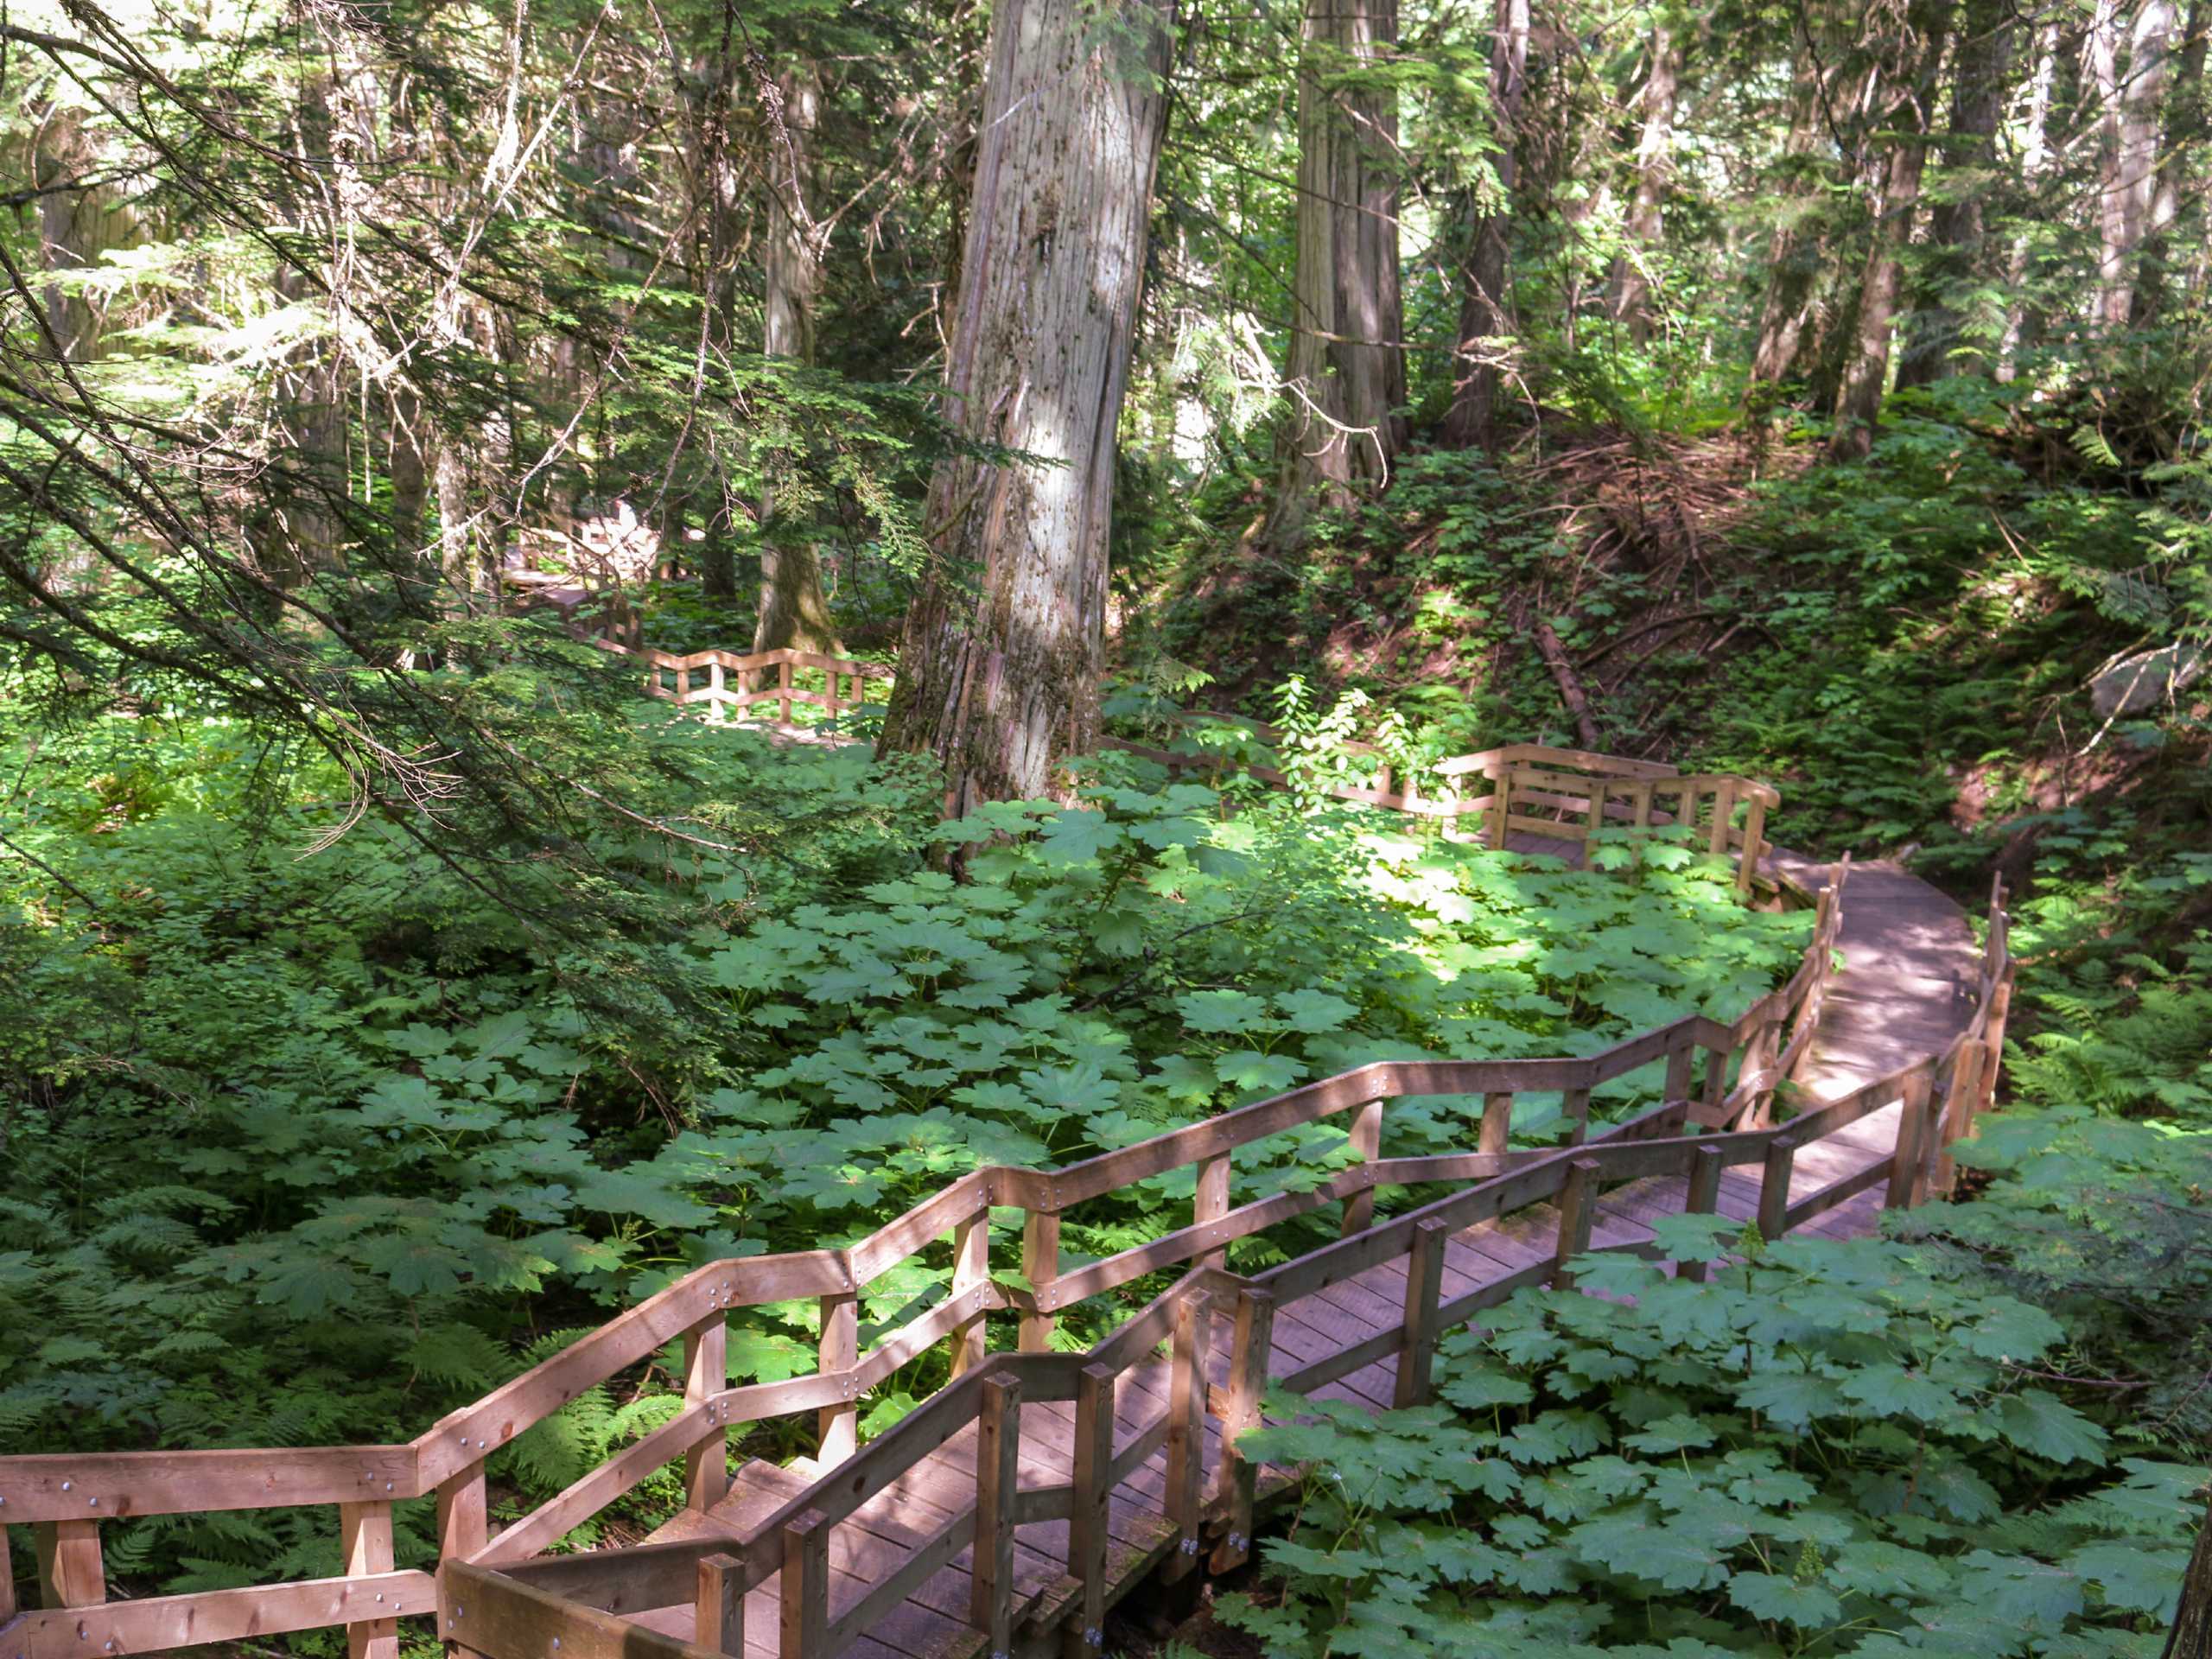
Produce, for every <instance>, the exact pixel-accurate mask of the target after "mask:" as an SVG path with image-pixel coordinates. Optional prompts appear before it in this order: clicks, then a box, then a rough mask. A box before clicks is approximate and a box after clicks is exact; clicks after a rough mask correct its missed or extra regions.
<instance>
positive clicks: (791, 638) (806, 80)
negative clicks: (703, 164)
mask: <svg viewBox="0 0 2212 1659" xmlns="http://www.w3.org/2000/svg"><path fill="white" fill-rule="evenodd" d="M777 91H778V93H779V103H780V105H781V108H780V110H779V111H777V112H776V113H775V115H774V118H772V119H771V120H770V122H769V124H768V129H769V130H768V168H767V172H768V186H769V188H768V245H767V257H766V261H765V262H764V263H765V265H766V270H765V275H766V294H765V298H764V303H763V307H762V324H761V341H760V349H761V350H762V352H763V353H766V355H767V356H770V357H787V358H790V359H791V360H792V361H794V362H797V363H802V364H806V365H811V364H812V363H813V361H814V311H815V304H816V302H817V299H818V298H819V297H820V295H821V292H822V264H821V251H820V248H819V246H818V245H817V242H816V240H815V232H814V227H813V226H812V224H811V223H810V222H809V220H808V219H807V208H806V198H807V194H808V191H809V188H810V185H811V183H812V181H813V175H812V164H813V147H814V131H815V128H816V127H817V125H818V124H819V123H820V120H821V115H822V81H821V78H820V77H819V76H818V75H817V73H815V70H814V68H813V67H812V66H811V65H805V66H802V67H798V68H795V69H792V70H790V71H788V72H786V73H785V75H784V76H783V78H782V79H780V80H779V81H778V82H777ZM774 469H775V468H774V464H773V463H772V465H771V472H773V471H774ZM787 645H788V646H791V647H792V648H793V649H795V650H798V651H817V652H825V653H827V654H829V655H830V656H833V657H835V656H842V655H843V654H844V648H843V647H842V645H839V643H838V641H837V627H836V623H834V622H832V621H831V620H830V619H829V601H828V600H827V599H825V598H823V593H822V566H821V562H820V560H819V559H818V558H817V556H816V555H815V550H814V544H813V543H812V542H811V541H810V540H809V539H808V538H807V537H805V536H804V535H803V534H796V533H794V531H793V527H791V526H790V525H786V524H782V523H780V522H779V518H778V513H777V510H776V486H775V483H774V482H773V480H772V479H771V481H770V482H768V483H766V484H765V485H764V486H762V487H761V491H760V606H759V610H758V615H757V619H756V620H755V622H754V624H753V650H755V651H778V650H781V649H782V648H784V647H785V646H787Z"/></svg>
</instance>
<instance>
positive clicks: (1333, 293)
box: [1262, 0, 1406, 550]
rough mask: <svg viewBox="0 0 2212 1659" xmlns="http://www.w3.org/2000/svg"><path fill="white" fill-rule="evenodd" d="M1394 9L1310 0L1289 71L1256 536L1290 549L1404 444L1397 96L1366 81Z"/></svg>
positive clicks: (1391, 36) (1391, 27)
mask: <svg viewBox="0 0 2212 1659" xmlns="http://www.w3.org/2000/svg"><path fill="white" fill-rule="evenodd" d="M1397 32H1398V16H1397V6H1396V0H1307V4H1306V24H1305V55H1304V58H1303V60H1302V61H1301V62H1300V65H1299V74H1298V134H1299V137H1298V258H1297V268H1296V271H1295V277H1294V291H1293V299H1294V306H1295V315H1294V317H1293V318H1292V321H1291V329H1292V333H1291V339H1290V351H1289V353H1288V365H1287V372H1286V375H1285V379H1286V381H1287V385H1288V386H1289V389H1290V397H1291V404H1290V409H1289V413H1288V416H1287V420H1286V423H1285V425H1284V428H1283V431H1282V434H1281V454H1282V461H1281V469H1280V472H1279V474H1278V477H1277V480H1276V485H1275V493H1274V501H1273V503H1272V506H1271V511H1270V514H1269V518H1268V526H1267V528H1266V530H1265V531H1263V532H1262V540H1263V541H1265V542H1266V543H1267V544H1268V546H1270V547H1272V548H1275V549H1278V550H1281V549H1286V548H1288V547H1292V546H1294V545H1296V544H1297V543H1299V542H1300V540H1302V539H1303V536H1304V526H1305V522H1306V516H1307V514H1308V513H1309V512H1311V511H1312V510H1313V508H1314V507H1316V506H1338V507H1341V506H1344V505H1349V504H1350V503H1351V500H1352V499H1353V497H1354V496H1355V494H1362V493H1373V492H1375V491H1376V490H1378V489H1379V488H1380V487H1381V486H1383V483H1384V482H1385V481H1387V480H1388V478H1389V470H1390V461H1391V460H1392V458H1393V457H1394V456H1395V455H1396V454H1397V453H1398V451H1399V450H1400V449H1401V448H1402V447H1403V446H1404V442H1405V431H1404V421H1403V418H1402V416H1399V415H1398V414H1397V413H1396V412H1395V411H1396V410H1398V409H1399V407H1400V406H1401V405H1402V404H1404V402H1405V400H1406V366H1405V353H1404V350H1403V348H1402V346H1401V345H1400V343H1399V342H1400V340H1401V339H1402V336H1403V334H1404V333H1405V313H1404V307H1403V304H1402V300H1401V296H1400V291H1399V277H1398V178H1399V172H1400V168H1399V163H1398V159H1397V156H1396V155H1395V148H1396V143H1397V136H1398V108H1397V92H1396V90H1395V87H1385V88H1377V87H1376V86H1371V85H1369V84H1367V83H1366V82H1365V81H1364V80H1363V79H1362V77H1363V75H1367V74H1371V73H1372V72H1373V69H1374V67H1375V65H1376V63H1377V62H1379V61H1382V60H1386V59H1387V58H1388V57H1389V54H1390V53H1391V52H1392V50H1393V48H1395V45H1396V42H1397Z"/></svg>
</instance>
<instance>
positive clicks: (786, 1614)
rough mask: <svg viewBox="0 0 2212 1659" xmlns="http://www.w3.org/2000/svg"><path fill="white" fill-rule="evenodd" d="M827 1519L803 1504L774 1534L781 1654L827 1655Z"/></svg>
mask: <svg viewBox="0 0 2212 1659" xmlns="http://www.w3.org/2000/svg"><path fill="white" fill-rule="evenodd" d="M832 1524H834V1523H833V1522H830V1521H829V1519H828V1518H827V1517H826V1516H823V1513H822V1512H821V1511H820V1510H805V1511H804V1512H803V1513H801V1514H799V1515H798V1516H793V1517H792V1518H791V1520H789V1521H787V1522H785V1523H784V1525H783V1526H782V1527H781V1528H780V1529H778V1531H777V1533H776V1536H777V1537H778V1538H779V1539H780V1540H781V1542H782V1547H783V1577H782V1580H781V1584H780V1586H779V1588H780V1592H781V1600H782V1604H783V1612H782V1618H781V1620H780V1623H779V1635H780V1637H781V1640H780V1643H779V1646H780V1649H781V1653H782V1659H827V1655H828V1652H829V1529H830V1527H831V1525H832ZM493 1659H505V1656H499V1655H495V1656H493Z"/></svg>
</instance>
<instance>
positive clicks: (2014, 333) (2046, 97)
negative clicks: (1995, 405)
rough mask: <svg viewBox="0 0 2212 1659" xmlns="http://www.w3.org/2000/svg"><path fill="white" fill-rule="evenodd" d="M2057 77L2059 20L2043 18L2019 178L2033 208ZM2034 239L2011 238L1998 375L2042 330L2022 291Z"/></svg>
mask: <svg viewBox="0 0 2212 1659" xmlns="http://www.w3.org/2000/svg"><path fill="white" fill-rule="evenodd" d="M2057 79H2058V25H2057V24H2056V23H2045V24H2044V26H2043V28H2042V29H2040V30H2039V31H2037V35H2036V69H2035V79H2034V81H2033V83H2032V84H2031V87H2030V90H2029V93H2028V113H2027V119H2026V122H2025V123H2024V126H2025V131H2024V135H2023V136H2022V137H2021V140H2020V182H2021V185H2022V187H2023V192H2022V194H2023V195H2024V197H2025V198H2026V200H2024V203H2023V204H2022V205H2023V207H2027V208H2032V207H2033V206H2034V196H2035V192H2036V189H2037V187H2038V186H2039V185H2040V184H2041V183H2042V181H2043V176H2044V172H2045V171H2046V169H2048V168H2049V167H2050V95H2051V89H2052V87H2053V86H2054V85H2055V84H2056V80H2057ZM2032 248H2033V245H2032V243H2031V240H2030V238H2029V236H2028V234H2027V232H2025V231H2022V232H2018V234H2016V235H2015V236H2014V237H2013V238H2012V257H2011V258H2010V259H2009V260H2007V261H2006V264H2005V289H2006V291H2007V292H2008V293H2010V294H2011V295H2012V296H2013V298H2012V303H2011V304H2010V305H2009V306H2008V307H2007V308H2006V309H2005V338H2004V340H2002V341H2001V342H2000V343H1999V346H1998V347H1997V378H1999V380H2010V379H2012V378H2013V376H2014V375H2015V374H2017V373H2018V372H2019V361H2020V353H2021V350H2022V349H2023V348H2024V347H2025V346H2032V345H2033V344H2034V343H2035V341H2036V340H2037V338H2038V337H2039V336H2040V335H2041V334H2042V333H2043V323H2042V317H2041V315H2040V312H2039V311H2038V309H2037V307H2036V306H2034V305H2033V304H2032V303H2031V302H2030V301H2029V300H2027V299H2026V298H2025V297H2024V296H2025V294H2026V290H2027V283H2028V264H2029V256H2030V254H2031V251H2032Z"/></svg>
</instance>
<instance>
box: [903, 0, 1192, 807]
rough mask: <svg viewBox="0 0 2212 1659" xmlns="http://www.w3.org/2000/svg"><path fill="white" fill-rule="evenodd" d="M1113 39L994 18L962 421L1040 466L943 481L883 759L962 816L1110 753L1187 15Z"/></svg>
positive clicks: (1143, 19) (963, 315) (1129, 13)
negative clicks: (1146, 355) (1108, 706)
mask: <svg viewBox="0 0 2212 1659" xmlns="http://www.w3.org/2000/svg"><path fill="white" fill-rule="evenodd" d="M1104 22H1106V23H1110V27H1106V26H1103V24H1102V19H1101V17H1100V16H1099V14H1098V10H1097V8H1096V5H1094V4H1091V3H1087V0H1001V4H1000V5H999V6H998V7H997V8H996V9H995V10H994V12H993V15H992V18H991V47H990V67H989V70H988V73H987V75H986V77H985V89H984V99H983V111H982V121H981V123H980V124H979V127H978V136H977V141H976V181H975V190H974V196H973V200H972V203H971V207H970V212H969V225H968V238H967V242H966V245H965V247H964V249H963V257H962V260H961V292H960V311H959V316H958V320H957V323H956V325H955V327H954V331H953V340H952V355H951V360H950V374H949V375H948V377H947V381H946V389H945V390H946V401H947V413H948V416H949V417H950V419H951V420H952V421H954V422H955V423H957V426H958V427H959V429H961V430H962V431H963V433H964V434H965V435H967V436H968V437H969V438H971V439H974V440H976V441H978V442H984V443H989V444H995V445H999V446H1002V447H1003V448H1007V449H1011V450H1014V451H1018V452H1020V454H1023V455H1025V456H1029V457H1033V458H1034V459H1033V460H1018V461H1005V462H995V461H989V460H987V459H985V458H982V457H979V456H975V455H956V456H953V457H951V458H950V459H948V460H946V461H944V462H943V463H942V464H940V465H939V467H938V471H937V474H936V476H935V477H934V478H933V479H932V480H931V486H930V494H929V500H928V505H927V515H928V516H927V524H928V526H929V530H930V534H931V543H932V549H931V550H932V557H931V563H930V568H929V570H928V571H927V573H926V574H925V578H924V583H923V587H922V589H921V591H920V592H919V593H918V594H917V595H916V597H915V600H914V602H913V605H912V607H911V608H910V609H909V611H908V613H907V617H906V635H905V639H904V640H903V641H902V645H901V650H900V653H899V679H898V683H897V685H896V687H895V689H894V690H893V695H892V701H891V708H890V710H889V712H888V714H887V716H886V718H885V721H884V731H883V739H882V742H881V745H880V748H881V750H882V751H883V752H886V753H888V752H891V751H897V750H906V751H913V752H917V753H930V754H934V755H936V756H937V757H938V760H940V761H942V762H943V764H944V770H945V780H946V785H947V790H946V798H945V804H946V809H947V810H948V811H949V812H950V813H952V814H953V815H955V816H958V815H962V814H964V813H966V812H967V811H968V810H969V809H971V808H972V807H974V806H976V805H978V804H981V803H982V802H986V801H993V800H1004V799H1009V798H1022V797H1026V798H1039V797H1043V796H1046V795H1048V794H1050V793H1052V792H1053V791H1054V788H1055V785H1056V773H1057V772H1058V767H1059V766H1060V764H1061V762H1062V761H1064V760H1065V759H1067V758H1068V757H1069V756H1071V755H1073V754H1077V753H1082V752H1083V751H1084V750H1086V749H1088V748H1089V747H1090V746H1091V744H1092V742H1093V741H1094V740H1095V738H1096V732H1097V721H1098V679H1099V673H1100V670H1101V667H1102V663H1103V656H1104V650H1105V614H1106V549H1107V535H1108V531H1109V526H1110V521H1111V515H1112V511H1113V493H1114V461H1115V442H1114V435H1115V423H1116V420H1117V418H1118V417H1119V416H1120V413H1121V408H1122V395H1123V393H1124V391H1125V390H1126V388H1127V385H1128V367H1129V353H1130V346H1131V343H1132V340H1133V336H1134V334H1135V324H1136V314H1137V303H1138V300H1139V297H1140V291H1141V283H1142V280H1143V274H1144V253H1145V238H1146V233H1147V227H1148V224H1149V220H1150V215H1151V205H1152V184H1153V177H1154V171H1155V169H1156V168H1157V166H1158V163H1159V159H1160V137H1161V134H1162V130H1163V129H1164V127H1165V124H1166V93H1165V76H1166V67H1167V61H1168V46H1169V41H1170V35H1171V31H1172V28H1173V12H1172V10H1171V9H1170V4H1169V0H1123V3H1122V5H1121V6H1120V7H1119V8H1118V9H1117V10H1116V11H1114V12H1113V13H1112V14H1110V15H1109V18H1108V19H1106V20H1104Z"/></svg>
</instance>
